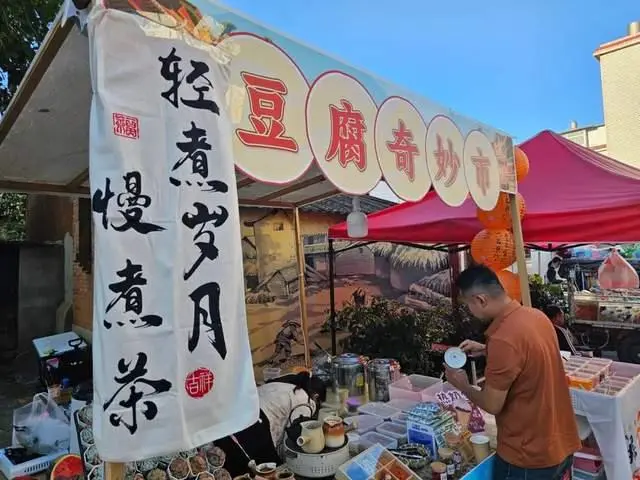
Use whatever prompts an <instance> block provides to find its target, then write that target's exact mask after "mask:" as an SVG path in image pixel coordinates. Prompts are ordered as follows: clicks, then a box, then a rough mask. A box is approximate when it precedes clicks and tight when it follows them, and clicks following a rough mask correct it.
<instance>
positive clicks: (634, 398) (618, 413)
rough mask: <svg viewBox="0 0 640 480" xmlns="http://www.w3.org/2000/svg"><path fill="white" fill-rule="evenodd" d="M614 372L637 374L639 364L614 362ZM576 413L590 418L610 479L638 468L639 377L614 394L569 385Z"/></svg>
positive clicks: (618, 478) (619, 479)
mask: <svg viewBox="0 0 640 480" xmlns="http://www.w3.org/2000/svg"><path fill="white" fill-rule="evenodd" d="M613 370H614V372H615V373H616V374H622V375H629V376H631V375H634V374H638V375H640V365H633V364H629V363H620V362H614V364H613ZM571 399H572V401H573V408H574V410H575V413H576V415H583V416H584V417H586V418H587V420H588V421H589V425H590V426H591V429H592V430H593V434H594V436H595V438H596V441H597V442H598V445H599V447H600V453H601V455H602V459H603V462H604V467H605V472H606V474H607V479H609V480H629V479H630V478H632V477H633V472H634V471H635V470H636V469H638V468H640V458H638V452H640V439H639V436H640V377H639V378H636V380H635V381H634V382H632V383H631V384H629V385H628V386H627V387H626V388H625V389H624V390H622V391H620V393H619V394H618V395H616V396H610V395H603V394H600V393H594V392H590V391H586V390H578V389H574V388H572V389H571Z"/></svg>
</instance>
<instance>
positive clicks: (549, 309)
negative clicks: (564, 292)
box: [544, 305, 562, 319]
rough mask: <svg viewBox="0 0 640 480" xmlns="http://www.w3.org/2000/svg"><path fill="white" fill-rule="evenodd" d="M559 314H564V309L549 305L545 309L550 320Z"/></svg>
mask: <svg viewBox="0 0 640 480" xmlns="http://www.w3.org/2000/svg"><path fill="white" fill-rule="evenodd" d="M559 313H562V309H561V308H560V307H559V306H557V305H547V306H546V307H544V314H545V315H546V316H547V317H549V318H550V319H552V318H553V317H555V316H556V315H558V314H559Z"/></svg>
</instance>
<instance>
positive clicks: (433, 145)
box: [425, 115, 469, 207]
mask: <svg viewBox="0 0 640 480" xmlns="http://www.w3.org/2000/svg"><path fill="white" fill-rule="evenodd" d="M425 145H426V151H427V152H426V153H427V167H428V168H429V174H430V175H431V181H432V182H433V188H435V190H436V192H437V193H438V196H439V197H440V198H441V199H442V201H443V202H444V203H446V204H447V205H449V206H452V207H459V206H460V205H462V204H463V203H464V201H465V199H466V198H467V194H468V193H469V190H468V188H467V182H466V179H465V177H464V167H463V166H462V154H463V150H464V140H463V138H462V134H461V133H460V130H458V127H457V126H456V124H455V123H453V121H452V120H451V119H450V118H448V117H445V116H444V115H436V116H435V117H433V119H432V120H431V123H430V124H429V127H428V128H427V140H426V142H425Z"/></svg>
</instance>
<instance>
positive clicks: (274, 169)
mask: <svg viewBox="0 0 640 480" xmlns="http://www.w3.org/2000/svg"><path fill="white" fill-rule="evenodd" d="M220 48H222V49H224V50H225V51H231V52H234V56H233V57H232V59H231V61H230V62H229V68H230V77H229V88H228V90H227V92H226V102H227V109H228V112H229V117H230V118H231V124H232V137H233V153H234V157H235V163H236V166H237V167H238V168H239V169H240V170H241V171H242V172H243V173H245V174H247V175H248V176H249V177H251V178H253V179H255V180H258V181H261V182H265V183H271V184H284V183H289V182H291V181H293V180H296V179H298V178H299V177H300V176H302V175H303V174H304V173H305V172H306V171H307V170H308V169H309V167H310V166H311V162H312V161H313V154H312V153H311V148H310V147H309V142H308V140H307V132H306V129H305V112H304V102H305V100H306V98H307V94H308V92H309V84H308V83H307V80H306V79H305V77H304V75H303V74H302V72H301V71H300V69H299V68H298V66H297V65H296V64H295V63H294V62H293V60H291V58H290V57H289V56H288V55H287V54H286V53H285V52H284V50H282V49H280V48H279V47H278V46H276V45H274V44H273V43H272V42H270V41H267V40H265V39H263V38H261V37H257V36H255V35H252V34H249V33H241V34H237V35H231V36H229V37H228V38H226V39H225V40H223V41H222V42H221V44H220Z"/></svg>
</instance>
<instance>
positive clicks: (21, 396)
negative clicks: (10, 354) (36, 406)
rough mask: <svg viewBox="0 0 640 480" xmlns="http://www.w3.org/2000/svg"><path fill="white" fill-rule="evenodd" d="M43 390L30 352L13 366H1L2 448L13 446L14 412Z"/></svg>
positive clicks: (0, 425)
mask: <svg viewBox="0 0 640 480" xmlns="http://www.w3.org/2000/svg"><path fill="white" fill-rule="evenodd" d="M42 390H43V388H42V386H41V385H40V380H39V379H38V367H37V363H36V358H35V354H32V353H31V352H29V353H28V354H24V355H22V356H20V357H18V358H17V359H16V360H14V361H13V362H12V363H11V364H8V365H4V364H0V448H2V447H5V446H9V445H11V434H12V425H13V410H14V409H16V408H18V407H21V406H23V405H25V404H27V403H29V402H30V401H31V399H32V398H33V395H34V394H35V393H37V392H39V391H42Z"/></svg>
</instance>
